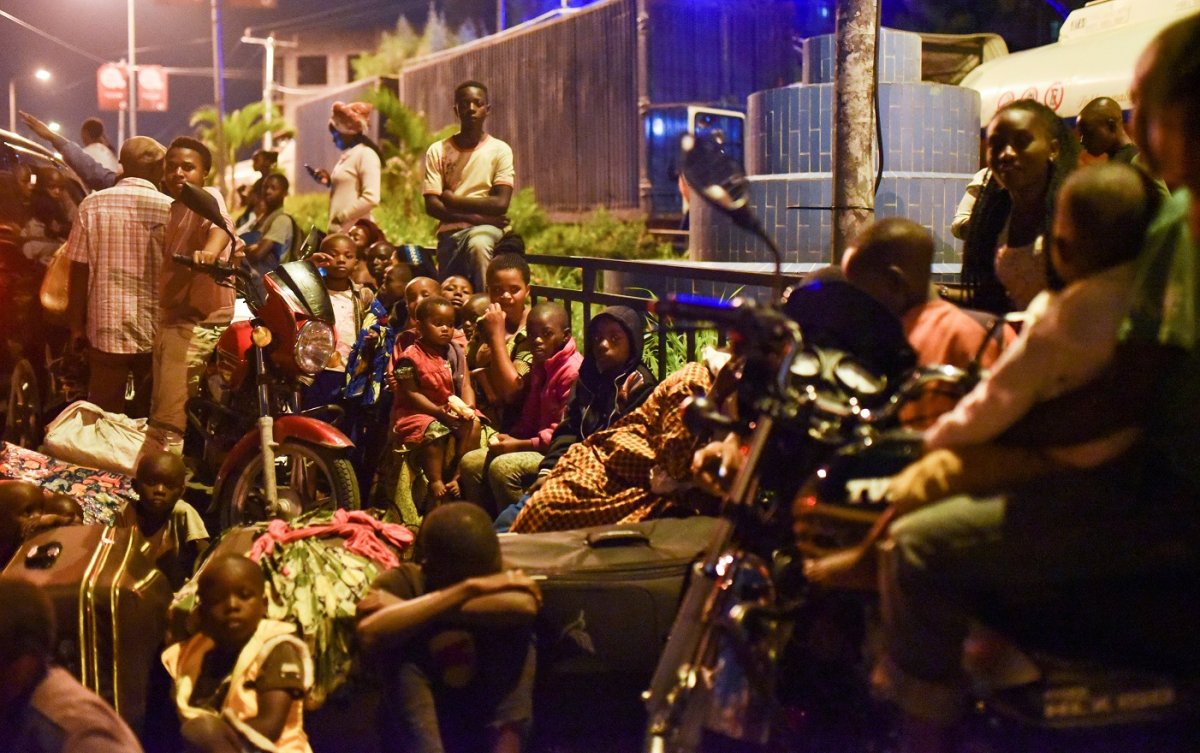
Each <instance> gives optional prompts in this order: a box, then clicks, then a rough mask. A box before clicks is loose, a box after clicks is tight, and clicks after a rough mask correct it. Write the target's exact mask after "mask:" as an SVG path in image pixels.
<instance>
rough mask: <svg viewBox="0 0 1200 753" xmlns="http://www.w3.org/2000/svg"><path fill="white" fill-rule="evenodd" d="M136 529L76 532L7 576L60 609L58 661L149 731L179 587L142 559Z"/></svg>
mask: <svg viewBox="0 0 1200 753" xmlns="http://www.w3.org/2000/svg"><path fill="white" fill-rule="evenodd" d="M143 543H144V539H143V538H142V536H141V534H140V533H139V532H138V531H137V529H136V528H110V527H108V526H103V525H87V526H69V527H65V528H54V529H51V530H48V531H43V532H41V533H39V534H38V535H36V536H34V537H32V538H30V539H29V540H27V541H26V542H25V544H24V545H23V547H22V549H21V550H20V551H19V552H18V553H17V555H16V556H14V557H13V559H12V561H10V562H9V563H8V566H7V567H5V569H4V575H5V576H6V577H17V578H21V579H23V580H27V581H30V582H32V583H35V584H37V585H39V586H41V587H42V588H43V589H44V590H45V592H46V594H47V595H48V596H49V597H50V600H51V602H52V603H53V604H54V608H55V619H56V621H57V624H58V651H57V657H58V660H59V661H60V662H61V663H62V664H63V666H64V667H65V668H66V669H67V670H69V671H70V672H71V673H72V674H73V675H75V676H76V677H77V678H79V681H80V682H81V683H83V685H84V686H85V687H87V688H90V689H91V690H93V691H94V692H96V693H97V694H98V695H100V696H101V697H102V698H104V700H105V701H107V702H108V703H109V704H111V705H112V707H113V708H114V709H116V711H117V713H119V714H120V715H121V716H122V717H123V718H124V719H125V721H126V722H128V723H129V725H130V727H132V728H133V729H134V730H139V729H141V726H142V721H143V718H144V716H145V712H146V696H147V687H148V683H149V677H150V669H151V667H152V666H153V665H154V663H155V662H157V661H158V654H159V652H160V651H161V650H162V642H163V636H164V634H165V631H166V621H167V607H168V605H169V604H170V603H171V587H170V585H169V584H168V583H167V579H166V577H165V576H164V575H163V574H162V573H161V572H159V571H158V570H156V569H155V568H154V565H153V563H152V562H151V561H150V560H149V559H148V558H147V557H146V556H144V555H143V554H142V553H141V547H142V544H143Z"/></svg>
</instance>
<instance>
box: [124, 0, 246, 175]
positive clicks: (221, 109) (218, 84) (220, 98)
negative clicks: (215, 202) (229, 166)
mask: <svg viewBox="0 0 1200 753" xmlns="http://www.w3.org/2000/svg"><path fill="white" fill-rule="evenodd" d="M132 1H133V0H130V2H132ZM212 37H213V104H214V105H215V106H216V110H217V113H216V117H215V118H214V120H216V123H214V124H213V125H214V128H215V129H216V137H217V139H216V140H217V153H216V155H215V156H216V163H217V164H216V168H217V189H218V190H220V192H221V193H222V194H224V193H225V47H224V43H223V40H222V37H221V0H212Z"/></svg>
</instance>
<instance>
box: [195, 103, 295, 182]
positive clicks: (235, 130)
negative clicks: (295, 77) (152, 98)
mask: <svg viewBox="0 0 1200 753" xmlns="http://www.w3.org/2000/svg"><path fill="white" fill-rule="evenodd" d="M263 112H264V109H263V103H262V102H251V103H250V104H248V105H246V106H245V107H243V108H241V109H240V110H233V111H232V112H229V113H227V114H226V115H225V117H224V119H222V121H221V123H222V125H223V126H224V129H225V154H224V156H225V160H224V162H223V163H222V164H224V165H225V166H226V168H230V167H232V166H233V164H234V163H235V162H237V155H238V154H239V153H241V152H243V151H245V150H246V149H248V148H250V147H252V146H254V145H255V144H257V143H259V142H261V141H262V137H263V135H264V134H265V133H267V131H268V130H269V131H270V132H271V133H272V134H274V135H276V136H290V135H291V132H292V129H291V127H290V126H289V125H287V124H286V123H284V122H283V116H282V115H281V114H280V112H279V108H278V107H275V106H274V105H272V106H271V121H270V124H269V125H268V123H267V121H266V120H264V119H263ZM216 123H217V110H216V108H215V107H213V106H212V105H204V106H203V107H198V108H196V110H195V111H193V112H192V116H191V118H190V119H189V120H188V124H189V125H191V126H192V127H193V128H195V129H196V138H198V139H200V140H201V141H203V142H204V144H205V145H206V146H207V147H208V148H209V149H211V150H212V152H213V156H214V157H216V156H217V130H216ZM215 178H216V174H215V173H214V174H212V175H209V180H210V181H213V180H214V179H215ZM227 184H228V181H227Z"/></svg>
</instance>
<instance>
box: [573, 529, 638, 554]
mask: <svg viewBox="0 0 1200 753" xmlns="http://www.w3.org/2000/svg"><path fill="white" fill-rule="evenodd" d="M587 545H588V546H589V547H591V548H592V549H608V548H611V547H619V546H650V537H649V536H647V535H646V534H645V532H643V531H639V530H637V529H635V528H616V529H613V530H611V531H596V532H593V533H589V534H588V535H587Z"/></svg>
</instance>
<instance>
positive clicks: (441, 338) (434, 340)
mask: <svg viewBox="0 0 1200 753" xmlns="http://www.w3.org/2000/svg"><path fill="white" fill-rule="evenodd" d="M417 328H418V329H419V330H420V332H421V340H422V341H423V342H424V343H425V344H426V345H432V346H435V347H439V348H444V347H446V346H447V345H449V344H450V341H451V340H453V339H454V307H453V306H431V307H430V308H429V309H428V310H427V311H426V312H425V318H424V319H420V320H418V321H417Z"/></svg>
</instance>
